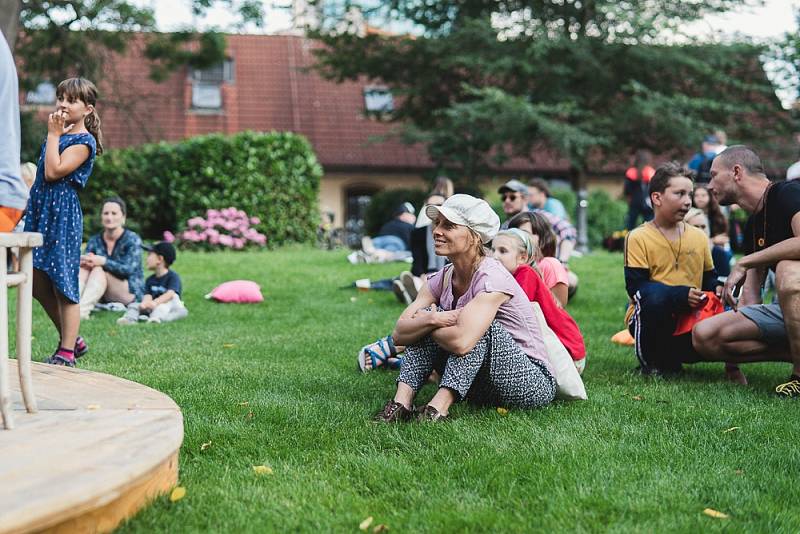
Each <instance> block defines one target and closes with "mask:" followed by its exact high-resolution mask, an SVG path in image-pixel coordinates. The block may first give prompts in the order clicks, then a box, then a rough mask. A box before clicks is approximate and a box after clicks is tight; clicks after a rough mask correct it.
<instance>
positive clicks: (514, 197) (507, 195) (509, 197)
mask: <svg viewBox="0 0 800 534" xmlns="http://www.w3.org/2000/svg"><path fill="white" fill-rule="evenodd" d="M501 198H502V199H503V200H517V198H519V195H518V194H517V193H503V196H502V197H501Z"/></svg>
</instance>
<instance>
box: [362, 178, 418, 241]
mask: <svg viewBox="0 0 800 534" xmlns="http://www.w3.org/2000/svg"><path fill="white" fill-rule="evenodd" d="M426 195H427V192H426V191H425V190H423V189H387V190H385V191H381V192H379V193H375V195H373V197H372V199H371V200H370V201H369V206H367V210H366V212H365V213H364V232H366V235H370V236H374V235H375V234H377V233H378V230H380V229H381V226H383V224H384V223H385V222H387V221H389V220H390V219H391V218H392V214H393V213H394V211H395V210H396V209H397V208H398V207H399V206H400V204H402V203H403V202H411V204H412V205H413V206H414V209H415V210H417V211H419V210H420V209H421V208H422V204H423V202H425V199H426V198H427V197H426Z"/></svg>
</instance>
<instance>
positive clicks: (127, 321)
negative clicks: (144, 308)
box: [117, 315, 136, 325]
mask: <svg viewBox="0 0 800 534" xmlns="http://www.w3.org/2000/svg"><path fill="white" fill-rule="evenodd" d="M117 324H123V325H125V324H136V321H134V320H133V319H129V318H128V317H126V316H124V315H123V316H122V317H120V318H119V319H117Z"/></svg>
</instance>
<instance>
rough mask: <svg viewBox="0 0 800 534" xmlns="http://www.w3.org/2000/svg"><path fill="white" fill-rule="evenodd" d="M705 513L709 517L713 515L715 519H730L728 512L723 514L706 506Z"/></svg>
mask: <svg viewBox="0 0 800 534" xmlns="http://www.w3.org/2000/svg"><path fill="white" fill-rule="evenodd" d="M703 513H704V514H706V515H707V516H708V517H713V518H715V519H728V517H729V516H728V514H723V513H722V512H718V511H716V510H714V509H713V508H706V509H705V510H703Z"/></svg>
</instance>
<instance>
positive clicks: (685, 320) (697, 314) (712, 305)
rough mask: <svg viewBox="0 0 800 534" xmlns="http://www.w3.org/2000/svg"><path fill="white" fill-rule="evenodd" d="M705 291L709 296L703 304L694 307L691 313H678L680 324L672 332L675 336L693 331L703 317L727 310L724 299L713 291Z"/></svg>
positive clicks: (706, 317)
mask: <svg viewBox="0 0 800 534" xmlns="http://www.w3.org/2000/svg"><path fill="white" fill-rule="evenodd" d="M703 293H705V294H706V296H707V297H708V298H707V299H705V302H703V305H702V306H699V307H697V308H695V309H693V310H692V311H690V312H689V313H682V314H679V315H678V324H677V325H676V326H675V332H673V333H672V335H673V336H679V335H681V334H685V333H687V332H691V331H692V327H693V326H694V325H696V324H697V323H699V322H700V321H702V320H703V319H708V318H709V317H713V316H715V315H717V314H720V313H722V312H724V311H725V307H724V306H723V305H722V301H721V300H720V299H719V297H718V296H717V295H716V294H715V293H714V292H713V291H704V292H703Z"/></svg>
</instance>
